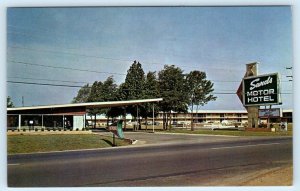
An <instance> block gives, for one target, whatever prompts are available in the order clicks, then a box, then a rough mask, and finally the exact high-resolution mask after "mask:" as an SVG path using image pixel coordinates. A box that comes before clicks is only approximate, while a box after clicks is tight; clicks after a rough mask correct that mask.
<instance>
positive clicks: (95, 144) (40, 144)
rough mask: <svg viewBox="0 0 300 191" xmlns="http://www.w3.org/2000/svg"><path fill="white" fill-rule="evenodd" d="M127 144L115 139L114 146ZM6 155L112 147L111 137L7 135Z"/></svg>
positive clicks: (91, 135) (90, 135)
mask: <svg viewBox="0 0 300 191" xmlns="http://www.w3.org/2000/svg"><path fill="white" fill-rule="evenodd" d="M128 144H129V143H128V142H127V141H124V140H120V139H117V138H116V145H117V146H123V145H128ZM7 147H8V148H7V152H8V154H17V153H34V152H48V151H63V150H77V149H91V148H103V147H112V137H106V136H100V135H93V134H89V135H8V136H7Z"/></svg>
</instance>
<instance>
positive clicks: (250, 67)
mask: <svg viewBox="0 0 300 191" xmlns="http://www.w3.org/2000/svg"><path fill="white" fill-rule="evenodd" d="M257 64H258V63H257V62H254V63H250V64H246V74H245V77H250V76H257ZM243 89H244V90H245V87H243ZM243 93H244V95H243V96H244V97H245V93H246V92H245V91H243ZM244 99H245V98H244ZM258 108H259V107H258V106H248V107H246V109H247V111H248V128H257V127H258Z"/></svg>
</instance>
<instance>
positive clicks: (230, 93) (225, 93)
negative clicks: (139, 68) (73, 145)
mask: <svg viewBox="0 0 300 191" xmlns="http://www.w3.org/2000/svg"><path fill="white" fill-rule="evenodd" d="M6 82H8V83H15V84H28V85H41V86H58V87H69V88H92V87H91V86H89V87H83V86H75V85H65V84H49V83H35V82H23V81H10V80H8V81H6ZM123 90H125V91H138V90H139V91H149V90H140V89H123ZM160 92H168V90H165V91H160ZM211 94H222V95H236V92H212V93H211ZM278 94H293V93H290V92H281V93H278Z"/></svg>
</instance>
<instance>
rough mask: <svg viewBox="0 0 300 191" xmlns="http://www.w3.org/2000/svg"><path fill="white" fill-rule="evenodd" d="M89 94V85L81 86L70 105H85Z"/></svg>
mask: <svg viewBox="0 0 300 191" xmlns="http://www.w3.org/2000/svg"><path fill="white" fill-rule="evenodd" d="M90 93H91V87H89V84H86V85H84V86H82V87H81V88H80V89H79V91H78V93H77V96H76V97H74V98H73V100H72V103H85V102H88V98H89V96H90Z"/></svg>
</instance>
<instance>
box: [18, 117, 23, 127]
mask: <svg viewBox="0 0 300 191" xmlns="http://www.w3.org/2000/svg"><path fill="white" fill-rule="evenodd" d="M21 120H22V116H21V115H19V121H18V122H19V123H18V129H19V130H21Z"/></svg>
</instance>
